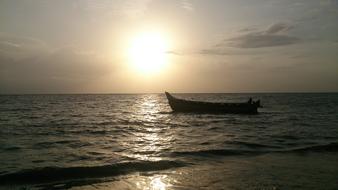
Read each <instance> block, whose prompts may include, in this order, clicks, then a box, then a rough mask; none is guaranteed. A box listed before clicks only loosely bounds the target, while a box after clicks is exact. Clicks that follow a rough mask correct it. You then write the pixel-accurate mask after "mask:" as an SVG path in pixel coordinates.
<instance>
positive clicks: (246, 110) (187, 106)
mask: <svg viewBox="0 0 338 190" xmlns="http://www.w3.org/2000/svg"><path fill="white" fill-rule="evenodd" d="M165 95H166V96H167V99H168V101H169V105H170V107H171V109H172V110H173V111H174V112H198V113H234V114H256V113H258V112H257V108H259V107H262V106H261V104H260V100H257V101H252V99H251V98H250V99H249V101H247V102H243V103H216V102H200V101H192V100H183V99H178V98H175V97H174V96H172V95H171V94H169V93H168V92H165Z"/></svg>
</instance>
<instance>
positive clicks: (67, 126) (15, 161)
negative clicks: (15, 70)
mask: <svg viewBox="0 0 338 190" xmlns="http://www.w3.org/2000/svg"><path fill="white" fill-rule="evenodd" d="M174 95H175V96H177V97H180V98H185V99H192V100H201V101H213V102H240V101H247V100H248V99H249V97H252V98H253V99H254V100H257V99H260V100H261V104H262V105H263V108H260V109H259V110H258V111H259V113H258V114H254V115H245V114H196V113H173V112H172V111H171V109H170V107H169V105H168V102H167V99H166V97H165V95H164V94H102V95H101V94H88V95H85V94H83V95H77V94H76V95H1V96H0V189H159V190H167V189H338V94H337V93H257V94H245V93H244V94H174Z"/></svg>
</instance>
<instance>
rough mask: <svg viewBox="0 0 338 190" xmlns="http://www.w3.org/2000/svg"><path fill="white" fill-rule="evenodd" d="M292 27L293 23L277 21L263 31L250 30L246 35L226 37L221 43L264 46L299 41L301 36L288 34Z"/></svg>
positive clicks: (234, 45)
mask: <svg viewBox="0 0 338 190" xmlns="http://www.w3.org/2000/svg"><path fill="white" fill-rule="evenodd" d="M292 28H293V26H292V25H289V24H286V23H275V24H273V25H271V26H269V27H268V28H267V29H265V30H262V31H258V32H249V33H246V34H244V35H240V36H237V37H234V38H230V39H226V40H224V41H223V42H222V43H221V45H222V46H229V47H236V48H263V47H275V46H285V45H292V44H296V43H299V42H300V39H299V38H297V37H294V36H290V35H288V34H287V32H288V31H289V30H290V29H292Z"/></svg>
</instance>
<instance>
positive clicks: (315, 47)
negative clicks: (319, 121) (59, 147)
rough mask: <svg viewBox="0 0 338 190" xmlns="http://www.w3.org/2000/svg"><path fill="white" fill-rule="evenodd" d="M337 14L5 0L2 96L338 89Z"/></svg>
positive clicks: (312, 5)
mask: <svg viewBox="0 0 338 190" xmlns="http://www.w3.org/2000/svg"><path fill="white" fill-rule="evenodd" d="M337 21H338V0H208V1H207V0H100V1H99V0H0V94H22V93H23V94H30V93H33V94H34V93H152V92H164V91H169V92H210V93H217V92H223V93H228V92H229V93H231V92H337V91H338V35H337V34H338V22H337ZM149 68H151V69H149ZM155 68H156V69H155Z"/></svg>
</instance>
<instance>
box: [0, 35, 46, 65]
mask: <svg viewBox="0 0 338 190" xmlns="http://www.w3.org/2000/svg"><path fill="white" fill-rule="evenodd" d="M47 50H48V48H47V45H46V44H45V43H44V42H43V41H41V40H38V39H34V38H30V37H21V36H15V35H10V34H5V33H0V53H1V55H2V56H8V57H12V58H13V59H23V58H27V57H31V56H33V55H37V54H40V53H42V52H46V51H47Z"/></svg>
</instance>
